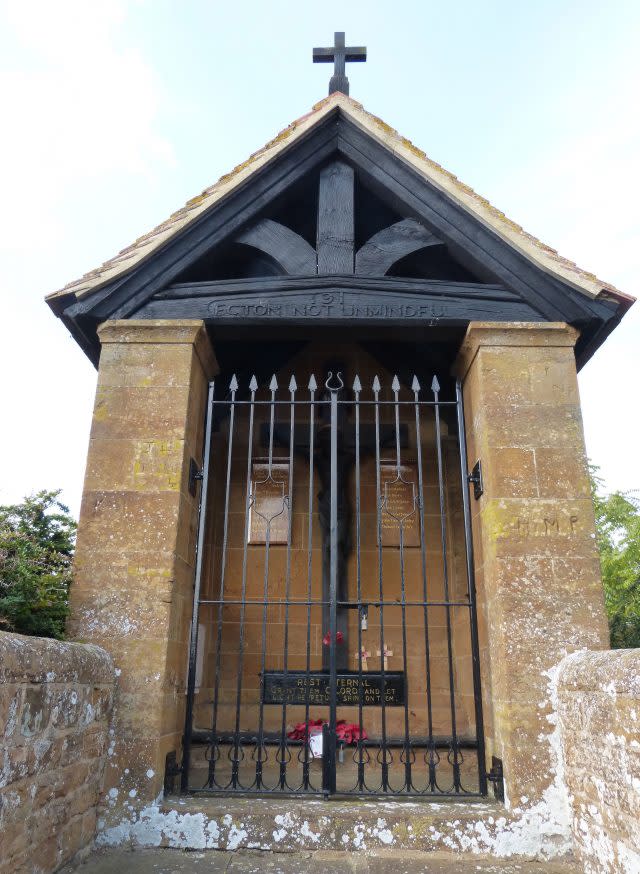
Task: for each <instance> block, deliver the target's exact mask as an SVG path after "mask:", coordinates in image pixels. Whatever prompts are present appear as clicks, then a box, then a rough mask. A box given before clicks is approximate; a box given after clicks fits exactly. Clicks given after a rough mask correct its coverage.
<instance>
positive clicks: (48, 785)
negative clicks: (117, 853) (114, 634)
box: [0, 632, 114, 874]
mask: <svg viewBox="0 0 640 874" xmlns="http://www.w3.org/2000/svg"><path fill="white" fill-rule="evenodd" d="M113 686H114V672H113V665H112V662H111V658H110V657H109V656H108V655H107V653H106V652H105V651H104V650H102V649H100V648H99V647H97V646H90V645H86V644H79V643H61V642H59V641H56V640H46V639H44V638H39V637H23V636H21V635H18V634H10V633H7V632H0V738H1V739H2V744H1V746H0V874H9V872H11V874H21V872H25V874H27V872H29V874H35V872H38V874H48V872H50V871H55V870H56V869H57V868H58V867H60V866H61V865H62V864H64V862H66V861H67V860H69V859H71V858H72V857H73V856H74V855H75V854H76V853H77V852H78V851H79V850H81V849H82V848H83V847H85V846H87V845H88V844H89V843H90V842H91V841H92V840H93V836H94V833H95V827H96V805H97V803H98V798H99V792H100V782H101V778H102V774H103V771H104V763H105V758H106V751H107V739H108V732H109V720H110V715H111V708H112V703H113Z"/></svg>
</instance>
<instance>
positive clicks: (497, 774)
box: [487, 756, 504, 801]
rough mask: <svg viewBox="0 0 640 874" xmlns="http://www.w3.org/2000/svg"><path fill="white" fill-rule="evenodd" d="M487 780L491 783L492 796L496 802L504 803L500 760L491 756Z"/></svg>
mask: <svg viewBox="0 0 640 874" xmlns="http://www.w3.org/2000/svg"><path fill="white" fill-rule="evenodd" d="M487 780H489V782H490V783H493V794H494V796H495V798H496V801H504V771H503V770H502V759H498V758H497V757H496V756H491V770H490V771H489V773H488V774H487Z"/></svg>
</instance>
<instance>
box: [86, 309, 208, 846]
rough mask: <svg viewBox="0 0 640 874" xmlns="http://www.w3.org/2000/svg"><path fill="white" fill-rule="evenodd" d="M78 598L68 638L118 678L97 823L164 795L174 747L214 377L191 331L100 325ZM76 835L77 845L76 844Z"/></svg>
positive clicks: (179, 325)
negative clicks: (95, 653) (192, 484)
mask: <svg viewBox="0 0 640 874" xmlns="http://www.w3.org/2000/svg"><path fill="white" fill-rule="evenodd" d="M98 333H99V335H100V339H101V343H102V351H101V357H100V370H99V374H98V387H97V391H96V402H95V407H94V419H93V426H92V431H91V440H90V445H89V455H88V460H87V471H86V478H85V488H84V495H83V501H82V508H81V515H80V525H79V530H78V546H77V552H76V561H75V578H74V585H73V586H72V590H71V602H72V608H73V615H72V619H71V622H70V630H71V633H72V634H73V635H74V637H76V638H79V639H81V640H88V641H93V642H96V643H99V644H100V645H101V646H104V647H105V649H107V650H108V651H109V652H111V653H112V655H113V658H114V662H115V665H116V669H117V675H118V681H117V698H116V709H115V721H114V725H113V727H112V730H111V731H112V733H111V734H110V736H109V737H108V738H107V739H103V738H101V737H96V738H94V739H93V741H92V742H93V743H94V745H95V746H97V747H98V748H99V747H100V745H101V744H102V743H105V742H106V743H107V745H108V749H109V756H108V767H107V775H106V780H105V793H104V812H103V814H102V815H101V822H103V821H104V822H108V821H111V820H112V819H113V818H116V819H118V818H119V817H120V815H121V812H122V811H124V810H125V809H126V810H127V811H133V810H135V809H137V808H138V807H139V806H144V805H145V804H148V803H149V802H150V801H152V800H153V799H154V798H156V797H157V796H158V793H159V792H160V791H161V787H162V778H163V774H164V757H165V755H166V753H167V752H169V751H170V750H176V751H177V752H179V751H178V747H179V745H180V736H181V734H182V729H183V726H182V720H183V713H184V674H185V666H186V653H187V635H188V628H189V617H190V612H191V597H190V587H191V584H192V582H193V562H194V556H195V549H194V547H195V530H196V521H197V500H196V499H194V498H193V497H192V496H191V495H190V494H189V491H188V471H189V462H190V459H191V458H194V459H196V460H197V461H198V462H201V453H202V435H203V424H204V408H205V401H206V392H207V384H208V380H209V379H210V378H211V377H212V376H213V374H214V373H215V371H216V369H217V365H216V362H215V357H214V355H213V351H212V349H211V346H210V343H209V340H208V337H207V333H206V331H205V329H204V327H203V325H202V323H201V322H197V321H190V320H187V321H180V320H176V321H136V320H129V321H122V322H118V321H116V322H105V323H104V324H103V325H102V326H101V327H100V329H99V332H98ZM72 839H73V838H72V837H70V838H69V840H72Z"/></svg>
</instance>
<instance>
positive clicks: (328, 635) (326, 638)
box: [322, 631, 344, 646]
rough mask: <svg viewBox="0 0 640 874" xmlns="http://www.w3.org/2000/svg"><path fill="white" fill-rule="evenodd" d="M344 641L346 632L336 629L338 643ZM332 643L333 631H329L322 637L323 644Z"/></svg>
mask: <svg viewBox="0 0 640 874" xmlns="http://www.w3.org/2000/svg"><path fill="white" fill-rule="evenodd" d="M343 641H344V634H343V633H342V632H341V631H336V643H342V642H343ZM330 643H331V632H330V631H327V633H326V634H325V636H324V637H323V638H322V644H323V646H329V644H330Z"/></svg>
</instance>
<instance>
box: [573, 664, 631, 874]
mask: <svg viewBox="0 0 640 874" xmlns="http://www.w3.org/2000/svg"><path fill="white" fill-rule="evenodd" d="M558 710H559V718H560V728H561V737H562V746H563V753H564V760H565V779H566V783H567V787H568V789H569V793H570V796H571V803H572V809H573V835H574V842H575V852H576V855H577V856H578V857H579V858H580V860H581V861H582V863H583V865H584V870H585V872H586V874H618V872H620V874H632V872H638V871H640V649H635V650H612V651H606V652H581V653H576V654H575V655H572V656H569V657H568V658H567V659H566V660H565V662H564V664H563V666H562V669H561V673H560V679H559V688H558Z"/></svg>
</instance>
